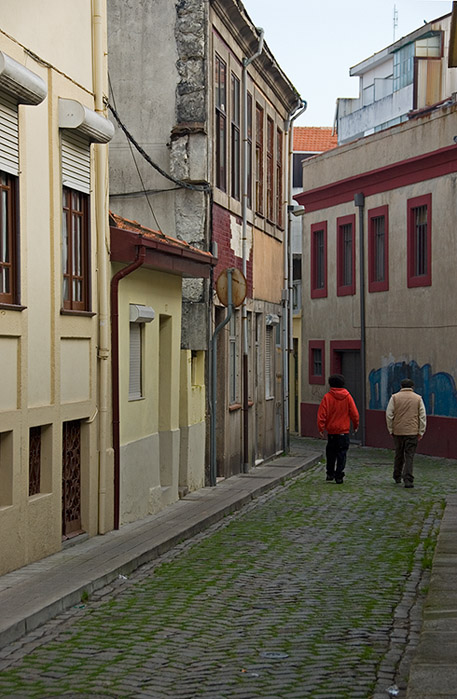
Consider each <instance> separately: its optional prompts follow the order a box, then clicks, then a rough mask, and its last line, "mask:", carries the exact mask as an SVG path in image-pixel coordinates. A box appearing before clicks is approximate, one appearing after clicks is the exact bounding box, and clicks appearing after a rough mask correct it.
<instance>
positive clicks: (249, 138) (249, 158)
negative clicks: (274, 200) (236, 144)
mask: <svg viewBox="0 0 457 699" xmlns="http://www.w3.org/2000/svg"><path fill="white" fill-rule="evenodd" d="M246 109H247V151H248V156H247V163H246V170H247V188H248V191H247V207H248V209H251V210H252V95H251V93H250V92H248V93H247V105H246Z"/></svg>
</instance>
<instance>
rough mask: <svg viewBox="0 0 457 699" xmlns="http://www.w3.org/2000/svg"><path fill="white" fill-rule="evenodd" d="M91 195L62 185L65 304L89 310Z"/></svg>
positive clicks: (74, 308) (77, 308)
mask: <svg viewBox="0 0 457 699" xmlns="http://www.w3.org/2000/svg"><path fill="white" fill-rule="evenodd" d="M89 267H90V265H89V196H88V195H87V194H83V193H82V192H76V191H75V190H72V189H68V188H67V187H64V188H63V216H62V269H63V290H62V298H63V307H64V309H70V310H73V311H89V310H90V304H89V286H90V285H89Z"/></svg>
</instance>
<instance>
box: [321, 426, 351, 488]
mask: <svg viewBox="0 0 457 699" xmlns="http://www.w3.org/2000/svg"><path fill="white" fill-rule="evenodd" d="M348 449H349V435H348V434H329V435H328V437H327V448H326V450H325V455H326V457H327V476H330V478H333V477H334V478H335V480H337V481H339V480H343V478H344V467H345V466H346V454H347V452H348ZM335 462H336V468H335Z"/></svg>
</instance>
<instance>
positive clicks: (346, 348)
mask: <svg viewBox="0 0 457 699" xmlns="http://www.w3.org/2000/svg"><path fill="white" fill-rule="evenodd" d="M343 352H359V353H360V356H361V352H362V341H361V340H330V373H331V374H341V373H342V372H341V355H342V353H343ZM363 380H364V381H366V378H365V377H364V379H363ZM358 409H359V414H360V426H359V430H360V434H362V433H363V429H362V427H363V426H364V425H365V412H366V406H365V405H359V406H358ZM357 441H358V442H359V441H360V440H359V439H358V440H357Z"/></svg>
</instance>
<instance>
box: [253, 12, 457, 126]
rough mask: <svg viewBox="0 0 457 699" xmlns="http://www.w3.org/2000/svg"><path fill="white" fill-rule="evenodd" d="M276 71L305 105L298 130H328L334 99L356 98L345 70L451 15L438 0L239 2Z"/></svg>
mask: <svg viewBox="0 0 457 699" xmlns="http://www.w3.org/2000/svg"><path fill="white" fill-rule="evenodd" d="M242 2H243V4H244V6H245V8H246V10H247V13H248V14H249V16H250V18H251V20H252V21H253V23H254V24H255V26H256V27H262V28H263V29H264V31H265V41H266V43H267V44H268V46H269V48H270V51H271V52H272V53H273V55H274V57H275V58H276V60H277V62H278V63H279V65H280V66H281V68H282V70H283V71H284V72H285V73H286V75H287V76H288V78H289V79H290V81H291V82H292V83H293V85H294V86H295V88H296V89H297V90H298V92H299V93H300V95H301V97H302V98H303V99H304V100H306V102H307V103H308V107H307V109H306V111H305V112H304V114H303V115H302V116H300V117H298V118H297V120H296V122H295V125H298V126H332V125H333V119H334V115H335V104H336V100H337V98H338V97H358V89H359V79H358V77H352V78H351V77H350V76H349V69H350V68H351V67H352V66H355V65H357V63H360V62H361V61H363V60H365V59H366V58H369V57H370V56H372V55H373V54H374V53H376V52H378V51H381V50H382V49H384V48H385V47H386V46H389V44H392V43H393V41H394V7H395V9H396V13H397V26H396V28H395V40H398V39H400V38H401V37H402V36H405V35H406V34H409V33H410V32H412V31H414V30H415V29H419V27H421V26H422V25H423V24H424V20H426V21H427V22H429V21H430V20H432V19H437V18H438V17H441V16H442V15H445V14H447V13H448V12H451V10H452V2H450V1H444V0H396V1H395V2H393V1H392V2H391V1H390V0H281V1H280V2H279V3H277V2H275V0H242Z"/></svg>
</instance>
